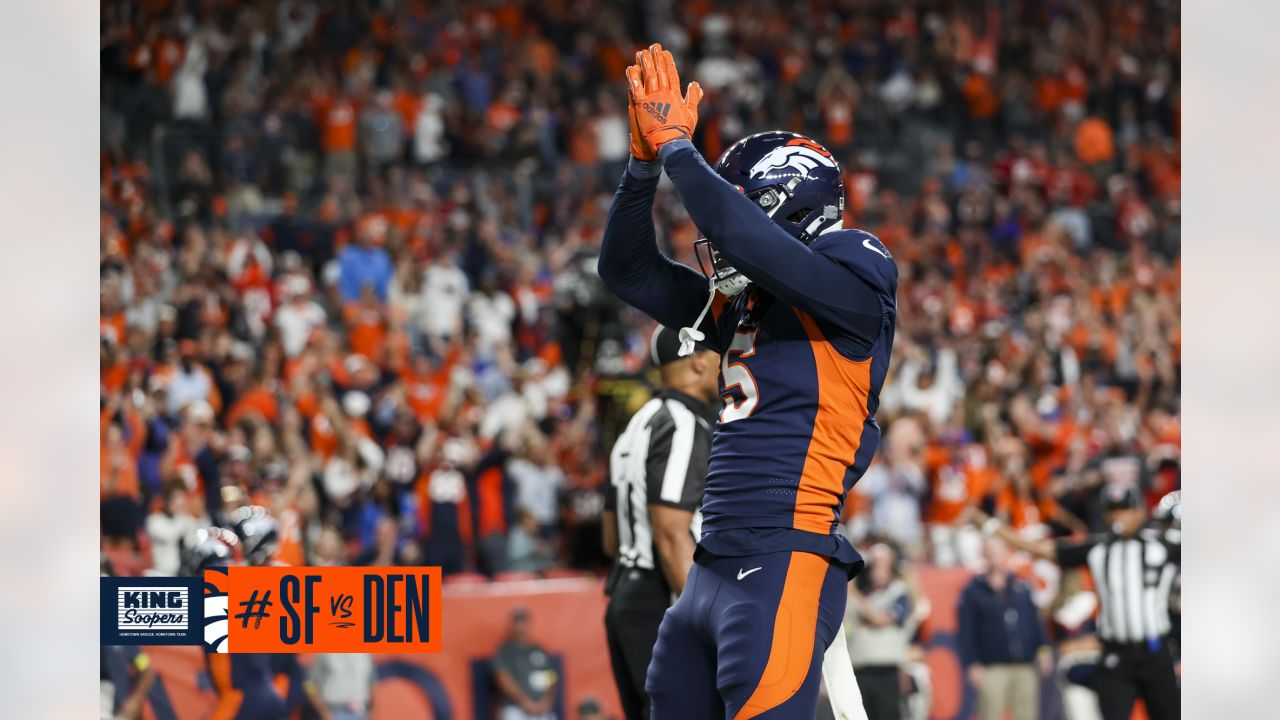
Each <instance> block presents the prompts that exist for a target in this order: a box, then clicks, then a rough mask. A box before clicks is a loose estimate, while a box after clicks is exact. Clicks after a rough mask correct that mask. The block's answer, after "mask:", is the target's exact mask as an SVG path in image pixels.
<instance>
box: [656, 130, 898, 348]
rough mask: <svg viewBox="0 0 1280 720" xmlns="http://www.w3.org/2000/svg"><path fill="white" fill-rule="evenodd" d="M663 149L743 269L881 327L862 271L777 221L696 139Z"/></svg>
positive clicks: (838, 317)
mask: <svg viewBox="0 0 1280 720" xmlns="http://www.w3.org/2000/svg"><path fill="white" fill-rule="evenodd" d="M660 152H661V156H662V160H663V165H664V166H665V167H666V170H667V175H668V176H669V177H670V178H671V182H672V183H673V184H674V185H675V187H676V192H677V193H679V195H680V199H681V200H682V201H683V202H684V206H685V208H686V209H687V210H688V212H689V216H690V217H691V218H693V222H694V223H695V224H696V225H697V226H698V228H699V229H700V230H702V232H703V233H704V234H705V235H706V236H707V239H708V240H709V241H710V242H711V245H712V246H713V247H715V248H716V250H718V251H719V252H720V253H721V254H722V255H724V257H725V258H726V259H727V260H728V261H729V262H730V263H732V265H733V266H734V267H735V268H737V269H738V271H739V272H741V273H743V274H744V275H746V276H747V277H748V278H750V279H751V281H752V282H755V283H757V284H759V285H760V286H761V287H763V288H765V289H766V290H768V291H769V292H771V293H773V294H774V295H775V296H777V297H778V298H780V299H782V300H784V301H786V302H787V303H788V304H791V305H794V306H795V307H798V308H800V309H801V310H804V311H806V312H809V313H811V314H813V315H815V316H817V317H821V318H824V319H826V320H829V321H831V322H835V323H837V324H839V325H841V326H842V327H846V328H847V329H853V330H856V329H859V328H860V327H865V329H866V332H869V333H875V332H878V328H879V321H880V314H881V307H880V300H879V296H878V294H877V292H876V288H874V287H872V286H871V285H870V284H869V283H868V282H867V281H866V280H865V279H864V278H862V277H860V276H859V275H857V274H855V273H854V272H853V271H852V270H850V269H849V268H848V267H847V266H846V265H845V264H843V263H841V262H839V261H838V260H836V259H834V258H833V257H831V256H830V255H829V254H827V253H825V252H822V251H820V250H816V249H815V248H814V247H811V246H810V245H806V244H805V243H803V242H801V241H799V240H797V239H796V238H795V237H793V236H792V235H791V234H790V233H788V232H787V231H785V230H783V229H782V228H781V227H779V226H778V225H777V224H776V223H775V222H773V221H772V218H770V217H769V216H768V215H766V214H765V212H764V210H762V209H761V208H760V206H759V205H757V204H756V202H755V201H753V200H752V199H751V198H748V197H747V196H746V195H744V194H743V193H742V192H740V191H739V190H738V188H736V187H734V186H733V185H730V184H729V183H728V182H727V181H725V180H724V179H723V178H721V177H720V176H719V175H717V174H716V172H715V171H714V170H712V169H711V167H710V166H708V165H707V163H706V161H705V160H703V158H702V155H701V154H699V153H698V151H697V149H695V148H694V146H693V143H691V142H688V141H676V142H672V143H669V144H667V145H666V146H664V147H663V148H662V150H661V151H660ZM863 234H864V235H866V234H865V233H863ZM866 237H867V238H871V237H872V236H870V235H866ZM850 242H857V241H856V240H853V239H850ZM875 242H876V243H877V244H878V242H879V241H875ZM877 246H878V245H877ZM876 252H879V251H878V250H876ZM889 262H892V261H889ZM895 275H896V271H895Z"/></svg>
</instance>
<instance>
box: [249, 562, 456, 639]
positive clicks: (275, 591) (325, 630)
mask: <svg viewBox="0 0 1280 720" xmlns="http://www.w3.org/2000/svg"><path fill="white" fill-rule="evenodd" d="M228 575H229V577H228V582H227V616H228V617H227V619H228V621H229V627H228V637H227V647H228V649H229V650H230V651H231V652H233V653H280V652H287V653H342V652H367V653H436V652H440V636H441V635H440V634H441V627H440V606H441V598H440V568H438V567H297V568H294V567H233V568H230V570H229V573H228Z"/></svg>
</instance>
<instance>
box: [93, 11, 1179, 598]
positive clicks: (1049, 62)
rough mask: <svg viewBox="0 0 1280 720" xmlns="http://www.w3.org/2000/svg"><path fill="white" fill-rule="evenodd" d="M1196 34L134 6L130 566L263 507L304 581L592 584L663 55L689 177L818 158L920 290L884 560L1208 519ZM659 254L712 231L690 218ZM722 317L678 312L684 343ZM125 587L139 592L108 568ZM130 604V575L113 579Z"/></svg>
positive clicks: (905, 337) (121, 57)
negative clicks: (622, 279)
mask: <svg viewBox="0 0 1280 720" xmlns="http://www.w3.org/2000/svg"><path fill="white" fill-rule="evenodd" d="M1179 23H1180V15H1179V7H1178V4H1177V3H1176V2H1170V1H1162V0H1142V1H1140V2H1133V3H1109V2H1099V1H1094V0H1089V1H1086V2H1080V3H1042V2H1025V1H1024V2H1020V1H1018V0H1008V1H1005V2H993V3H986V4H973V3H962V2H956V1H954V0H922V1H911V2H889V1H888V0H835V1H828V0H815V1H814V2H807V3H802V4H798V5H793V4H784V3H776V2H764V1H756V2H746V3H737V2H734V3H730V2H723V1H721V0H715V1H712V0H698V1H696V2H689V3H639V2H602V1H592V0H586V1H575V2H566V1H564V0H544V1H542V2H537V3H532V2H498V1H496V0H490V1H487V2H475V3H465V4H459V3H437V2H425V1H422V0H416V1H415V0H407V1H394V0H390V1H386V2H376V3H373V2H371V3H365V2H341V1H339V2H323V3H321V2H310V1H309V0H282V1H280V2H275V1H271V2H268V1H266V0H262V1H258V2H253V1H236V0H126V1H121V2H110V3H103V5H102V18H101V66H102V93H101V97H102V159H101V181H102V182H101V199H102V203H101V210H102V211H101V236H100V244H101V265H102V274H101V344H100V354H101V368H102V370H101V442H102V474H101V498H102V532H103V542H104V547H106V548H107V549H108V550H109V551H112V552H113V553H118V554H117V555H116V557H119V558H128V557H136V558H141V559H140V560H138V561H137V563H138V566H137V567H134V568H132V570H133V571H135V572H143V571H150V572H158V573H172V572H176V571H177V568H178V562H179V550H178V543H179V542H180V540H182V539H183V538H184V537H186V536H188V535H189V534H190V533H191V532H192V531H193V530H194V529H195V528H197V527H200V526H203V525H209V524H221V525H226V524H227V519H228V517H229V516H230V514H231V513H232V512H233V511H234V510H236V509H237V508H239V507H242V506H245V505H260V506H263V507H264V508H266V511H267V512H269V513H270V514H271V515H272V517H274V518H275V519H276V521H277V522H278V523H279V538H280V542H279V547H278V549H277V550H276V551H275V552H276V557H275V560H276V561H278V562H284V563H289V564H316V565H322V564H351V563H361V562H363V563H370V564H380V565H381V564H395V563H405V564H438V565H442V566H443V567H444V568H445V572H446V573H447V574H450V575H464V574H465V575H471V574H474V573H483V574H485V575H489V576H494V575H498V576H504V577H513V576H527V575H528V574H530V573H534V574H554V573H557V572H564V571H565V569H566V568H570V569H576V570H579V571H593V570H598V569H600V568H602V567H603V566H604V565H605V558H604V557H603V555H602V554H601V552H600V541H599V533H600V529H599V517H600V511H601V508H602V507H603V499H602V498H603V496H602V494H601V485H602V483H604V482H605V478H606V472H607V462H606V458H607V449H608V447H609V445H610V444H611V443H612V440H613V437H614V435H615V434H616V432H618V431H619V430H620V427H621V425H622V424H624V423H625V421H626V419H627V416H628V414H629V412H630V411H631V410H633V409H634V408H636V407H637V406H638V405H639V404H640V403H641V402H643V400H644V398H645V397H646V395H647V393H648V392H649V388H650V384H649V378H648V376H647V375H646V371H645V357H646V343H645V339H646V338H647V331H648V329H649V328H650V327H651V321H649V320H648V319H647V318H645V317H643V316H641V315H640V314H639V313H636V312H635V311H632V310H630V309H628V308H626V307H625V306H623V305H622V304H621V303H620V302H619V301H618V300H617V299H616V298H613V297H612V296H611V295H610V294H609V293H608V291H607V290H605V289H604V288H603V286H602V285H601V284H600V283H599V280H598V278H597V277H596V276H595V274H594V272H595V271H594V268H595V257H596V252H597V247H598V243H599V239H600V233H601V229H602V226H603V222H604V216H605V213H606V211H607V208H608V204H609V202H610V199H611V194H612V191H613V188H614V186H615V185H616V182H617V179H618V178H619V177H620V174H621V172H622V168H623V167H624V165H625V161H626V157H627V153H628V125H627V118H626V112H625V104H624V101H625V97H624V92H625V90H624V84H623V80H622V77H623V69H624V68H625V66H626V65H627V64H628V63H629V62H630V61H631V57H632V54H633V51H634V50H635V49H637V48H638V47H640V46H641V45H642V44H643V43H647V42H650V41H653V40H659V41H661V42H663V44H664V46H666V47H669V48H671V49H672V50H673V52H675V54H676V55H677V58H678V60H679V61H680V62H681V67H685V68H689V70H688V71H687V72H688V74H689V76H690V79H697V80H699V82H700V83H701V84H702V86H703V88H704V89H705V90H706V91H707V97H706V100H705V101H704V102H703V107H702V113H701V119H700V124H699V127H698V131H697V134H696V136H695V138H694V139H695V142H696V144H697V145H698V146H699V147H700V149H701V150H702V151H703V153H704V155H706V156H707V157H709V158H712V159H714V158H715V157H716V156H717V155H718V154H719V153H720V152H721V151H722V150H723V149H725V148H726V147H727V146H728V145H729V144H731V143H732V142H733V141H735V140H736V139H738V138H740V137H742V136H744V135H746V134H749V133H751V132H755V131H760V130H765V129H771V128H775V127H777V128H785V129H789V130H795V131H800V132H806V133H808V134H810V135H812V136H813V137H814V138H816V139H818V140H819V141H821V142H823V143H825V144H826V145H827V146H828V147H830V148H831V149H832V150H833V151H834V152H835V153H836V154H837V156H838V158H839V159H840V161H841V163H842V167H843V168H844V171H845V175H846V177H845V187H846V191H847V193H848V197H847V203H846V206H847V210H848V218H847V219H846V222H847V224H848V225H849V226H856V227H861V228H865V229H868V230H870V231H872V232H874V233H876V234H877V235H878V236H879V237H880V238H881V240H883V241H884V243H885V245H886V246H887V247H888V248H889V249H890V250H891V252H893V254H894V256H895V258H896V259H897V262H898V265H899V268H900V275H901V278H902V281H901V291H900V294H899V298H898V306H899V313H898V318H899V320H898V323H899V324H898V332H897V341H898V342H897V347H896V348H895V350H894V363H895V366H894V368H893V369H892V370H891V372H890V381H889V383H888V384H887V385H886V387H885V391H884V395H883V398H882V404H881V407H880V410H879V414H878V417H879V418H880V422H881V424H882V426H884V427H885V429H886V432H885V438H884V442H883V444H882V448H881V450H880V452H879V454H878V456H877V461H876V463H875V464H874V465H873V467H872V468H871V469H870V470H869V471H868V473H867V475H866V476H865V477H864V478H863V479H862V480H861V482H860V483H859V484H858V485H857V487H856V489H855V492H854V493H852V494H851V496H850V500H849V502H848V503H847V506H846V508H845V531H846V532H847V533H849V534H850V536H852V537H853V538H854V539H855V542H859V543H864V542H871V541H884V542H887V543H890V544H891V545H893V546H894V547H896V548H898V549H899V550H900V551H901V552H902V554H903V555H904V556H905V557H906V558H909V559H927V560H930V561H932V562H935V563H939V564H966V565H971V566H973V567H978V566H980V565H981V563H982V559H981V554H982V547H981V546H982V543H981V538H980V536H979V535H978V534H977V533H976V531H973V530H964V529H963V528H962V527H961V523H960V519H961V517H962V515H963V513H964V511H965V509H966V508H967V507H970V506H977V507H980V508H982V509H984V510H985V511H987V512H991V513H994V514H996V515H998V516H1000V517H1003V518H1004V519H1006V520H1007V521H1008V522H1010V523H1012V524H1013V525H1015V526H1016V527H1018V528H1022V529H1025V530H1026V532H1028V533H1039V534H1067V533H1073V532H1079V531H1085V530H1089V529H1098V528H1099V527H1100V522H1101V519H1100V517H1101V511H1100V508H1099V507H1098V504H1097V497H1098V492H1097V491H1098V489H1099V488H1100V487H1101V486H1102V485H1103V484H1106V483H1137V484H1138V485H1139V486H1140V487H1141V488H1142V489H1143V490H1144V491H1145V492H1147V494H1148V496H1149V497H1150V498H1152V502H1154V501H1155V499H1157V498H1159V497H1160V496H1161V495H1163V494H1164V493H1166V492H1168V491H1170V490H1174V489H1176V488H1177V487H1178V485H1179V475H1178V472H1179V444H1180V434H1179V417H1180V409H1179V398H1180V391H1179V383H1180V359H1179V358H1180V330H1179V327H1180V319H1179V318H1180V266H1179V263H1180V236H1179V172H1180V170H1179V163H1180V150H1179V140H1178V136H1179V121H1178V118H1179V102H1180V100H1179ZM656 217H657V221H658V223H657V224H658V233H659V242H660V243H661V244H662V246H663V247H664V249H665V250H666V251H667V252H668V253H669V254H671V255H672V256H673V257H676V258H678V259H681V260H683V261H685V262H688V263H690V264H694V265H695V266H696V263H695V262H694V260H693V241H694V239H695V238H696V235H697V231H696V229H695V228H694V227H693V226H692V225H691V223H690V222H689V221H688V219H687V216H686V215H685V214H684V211H683V209H682V208H681V206H680V204H679V202H678V200H677V198H675V196H674V194H673V193H672V192H671V191H670V189H669V188H667V187H665V186H664V187H663V188H661V189H660V192H659V197H658V201H657V208H656ZM696 310H697V309H696V308H693V309H691V312H696ZM119 562H124V560H120V561H119ZM117 571H119V569H117Z"/></svg>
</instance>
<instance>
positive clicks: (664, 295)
mask: <svg viewBox="0 0 1280 720" xmlns="http://www.w3.org/2000/svg"><path fill="white" fill-rule="evenodd" d="M627 75H628V79H629V80H630V79H631V78H634V81H635V82H639V78H640V71H639V68H638V67H634V66H633V67H632V68H630V69H629V70H628V72H627ZM630 112H631V118H632V126H631V127H632V132H631V135H632V137H631V160H630V162H629V163H628V165H627V171H626V173H624V174H623V177H622V182H621V183H620V184H619V185H618V191H617V193H616V194H615V195H614V198H613V204H612V205H611V206H610V207H609V217H608V220H607V221H606V223H605V227H604V237H603V239H602V241H601V244H600V260H599V265H598V268H599V272H600V278H601V279H602V280H604V283H605V285H607V286H608V287H609V289H610V290H612V291H613V292H614V293H616V294H617V295H618V297H620V298H622V299H623V300H625V301H626V302H627V303H628V304H630V305H632V306H634V307H636V308H639V309H640V310H643V311H644V312H646V313H648V314H649V315H650V316H651V317H653V318H654V319H655V320H657V321H658V322H660V323H662V324H664V325H668V326H671V327H681V326H685V325H690V324H691V323H693V321H694V319H695V318H696V317H697V315H698V308H700V307H702V305H703V302H704V300H705V299H706V296H707V281H706V279H705V278H703V277H702V275H701V274H700V273H698V272H697V271H696V270H694V269H693V268H690V267H687V266H685V265H682V264H680V263H677V262H675V261H674V260H671V259H670V258H668V257H666V256H664V255H663V254H662V253H661V252H660V251H659V250H658V246H657V243H656V234H655V232H654V226H653V197H654V193H655V192H656V190H657V187H658V177H659V175H660V174H661V173H662V164H661V163H660V162H659V161H658V159H657V155H656V154H655V153H654V152H653V150H651V149H650V148H649V146H648V144H647V143H646V142H645V140H644V138H643V137H641V135H640V133H639V131H638V129H637V126H636V116H635V108H634V106H633V107H631V108H630ZM704 329H705V328H704ZM708 334H710V333H708Z"/></svg>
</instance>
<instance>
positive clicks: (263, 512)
mask: <svg viewBox="0 0 1280 720" xmlns="http://www.w3.org/2000/svg"><path fill="white" fill-rule="evenodd" d="M230 519H231V528H232V529H233V530H235V533H236V537H238V538H240V546H241V547H243V548H244V559H245V561H246V562H248V563H249V565H255V566H256V565H266V564H267V561H269V560H270V559H271V556H272V555H273V554H274V553H275V551H276V547H277V545H278V544H279V541H280V530H279V523H277V522H276V519H275V518H273V517H271V514H270V513H268V512H267V509H266V508H264V507H262V506H261V505H246V506H244V507H240V508H236V509H235V510H234V511H232V513H231V518H230Z"/></svg>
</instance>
